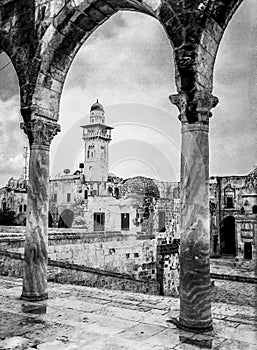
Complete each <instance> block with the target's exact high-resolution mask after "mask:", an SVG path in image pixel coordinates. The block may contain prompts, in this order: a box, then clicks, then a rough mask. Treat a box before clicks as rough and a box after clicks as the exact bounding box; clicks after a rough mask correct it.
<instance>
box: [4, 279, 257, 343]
mask: <svg viewBox="0 0 257 350" xmlns="http://www.w3.org/2000/svg"><path fill="white" fill-rule="evenodd" d="M4 281H5V282H6V281H7V282H8V280H7V279H4ZM1 282H2V280H1V277H0V285H1ZM15 283H16V282H15ZM15 283H13V281H12V279H10V281H9V282H8V283H5V286H6V288H2V289H0V296H1V305H0V338H1V339H2V340H4V341H5V340H7V339H8V338H12V337H17V336H20V337H21V338H26V339H28V340H29V341H30V343H28V346H27V347H26V350H28V349H30V348H31V349H33V348H34V349H35V345H37V349H39V350H46V349H47V350H60V349H62V350H99V349H102V350H115V349H117V350H118V349H119V350H120V349H123V350H128V349H129V350H130V349H133V350H137V349H140V350H153V349H154V350H165V349H166V350H170V349H174V350H194V349H211V348H212V349H216V350H219V349H220V350H224V349H225V350H227V349H231V350H232V349H233V350H241V349H244V350H248V349H249V350H253V349H254V350H256V344H257V342H256V339H257V338H256V337H257V327H256V323H255V319H256V310H255V309H254V308H253V307H251V306H246V305H244V306H242V305H236V304H224V303H214V305H213V315H214V330H213V331H211V332H207V333H206V334H197V333H192V332H185V331H183V330H178V329H177V328H176V327H175V325H173V324H171V323H170V322H167V321H168V320H169V318H170V317H174V316H175V317H177V316H178V313H179V300H178V299H175V298H168V297H160V296H150V295H142V294H138V293H134V294H133V293H128V298H126V292H120V291H107V293H105V292H106V291H105V290H99V289H96V288H89V287H87V288H86V289H85V291H84V289H83V288H84V287H81V286H70V285H62V286H59V285H56V284H53V283H52V284H49V292H50V293H51V295H52V297H51V299H49V300H46V301H44V302H36V303H29V302H24V301H22V300H21V299H19V296H20V293H21V284H20V286H18V289H17V288H16V287H17V284H15ZM12 285H13V286H15V287H14V288H12V287H11V286H12ZM9 291H11V293H10V294H11V295H9ZM92 296H93V297H92ZM101 301H102V302H101ZM114 305H115V306H114ZM158 305H161V307H160V308H158ZM156 306H157V307H156ZM216 316H220V317H219V318H218V317H216ZM248 321H249V322H251V323H249V322H248ZM245 322H248V323H245ZM0 349H1V348H0ZM18 349H19V350H20V348H18ZM18 349H17V350H18ZM31 349H30V350H31ZM22 350H23V349H22ZM24 350H25V349H24Z"/></svg>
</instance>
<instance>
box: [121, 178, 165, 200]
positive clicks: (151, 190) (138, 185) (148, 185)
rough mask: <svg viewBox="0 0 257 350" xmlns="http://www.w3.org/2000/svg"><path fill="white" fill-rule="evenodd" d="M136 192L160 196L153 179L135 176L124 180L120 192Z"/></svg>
mask: <svg viewBox="0 0 257 350" xmlns="http://www.w3.org/2000/svg"><path fill="white" fill-rule="evenodd" d="M128 193H130V194H137V195H139V196H143V197H152V198H155V199H156V198H160V191H159V188H158V186H157V185H156V183H155V182H154V180H153V179H150V178H147V177H144V176H136V177H133V178H129V179H127V180H125V181H124V183H123V186H122V194H123V195H125V194H128Z"/></svg>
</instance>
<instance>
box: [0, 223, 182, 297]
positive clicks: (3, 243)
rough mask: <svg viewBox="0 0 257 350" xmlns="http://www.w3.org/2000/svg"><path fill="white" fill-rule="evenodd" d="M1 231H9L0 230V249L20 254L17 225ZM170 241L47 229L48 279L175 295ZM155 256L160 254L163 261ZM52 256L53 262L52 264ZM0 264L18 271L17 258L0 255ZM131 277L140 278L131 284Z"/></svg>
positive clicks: (3, 268) (173, 251)
mask: <svg viewBox="0 0 257 350" xmlns="http://www.w3.org/2000/svg"><path fill="white" fill-rule="evenodd" d="M1 230H2V231H7V232H0V250H1V251H5V252H8V254H11V253H13V254H17V253H18V254H20V255H23V252H24V248H23V246H24V233H23V232H17V231H19V228H16V229H15V228H6V229H5V230H4V229H3V228H1ZM8 230H9V231H10V232H8ZM15 230H16V232H15ZM11 231H13V232H11ZM21 231H24V229H23V228H22V229H21ZM159 244H161V248H160V247H158V245H159ZM171 245H172V244H171V243H169V242H168V241H167V240H166V239H165V240H163V241H162V242H160V240H159V239H156V238H154V236H149V237H148V236H147V235H144V236H142V235H131V234H130V235H126V234H122V233H120V232H102V233H85V232H83V231H82V230H80V229H50V230H49V237H48V258H49V262H50V263H49V267H48V278H50V279H51V280H54V281H57V282H62V283H72V281H73V283H78V284H84V285H88V286H98V287H100V286H101V285H102V284H103V286H106V285H108V286H109V287H108V288H112V289H115V288H117V289H123V288H125V289H126V288H131V289H129V290H134V291H142V292H146V293H147V292H149V293H153V294H155V293H159V292H160V290H162V291H163V292H162V294H163V293H164V295H178V278H177V275H178V263H177V262H178V247H177V246H176V245H172V249H170V246H171ZM164 251H165V252H164ZM164 253H165V254H164ZM163 254H164V255H165V258H163V256H164V255H163ZM158 256H160V257H162V260H161V261H162V262H161V263H160V261H159V260H160V258H158ZM12 257H13V256H12ZM165 259H166V260H165ZM164 260H165V265H164V263H163V262H164ZM51 261H55V262H56V263H55V266H54V268H53V267H52V265H51ZM57 263H58V264H59V265H58V264H57ZM0 264H1V265H0V266H1V267H0V273H1V274H5V275H13V276H22V266H21V264H20V262H18V263H17V260H15V261H14V260H13V259H11V260H10V259H7V260H6V256H3V257H0ZM56 264H57V265H56ZM74 266H76V268H74ZM175 270H176V271H175ZM96 271H98V272H99V271H102V272H103V271H104V273H102V272H101V273H98V272H96ZM160 271H161V272H160ZM106 274H107V275H106ZM115 274H116V275H115ZM103 275H104V277H103ZM160 276H162V278H160ZM129 280H130V282H128V281H129ZM135 280H139V281H141V282H137V283H136V286H134V284H133V283H134V281H135ZM131 281H132V282H131ZM142 281H144V283H143V282H142ZM142 283H143V284H142ZM131 284H132V285H133V286H131ZM163 285H164V287H163ZM129 286H131V287H129Z"/></svg>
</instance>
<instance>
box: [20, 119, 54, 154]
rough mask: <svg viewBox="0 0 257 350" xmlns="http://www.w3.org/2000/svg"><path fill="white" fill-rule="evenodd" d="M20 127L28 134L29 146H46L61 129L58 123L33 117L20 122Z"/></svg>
mask: <svg viewBox="0 0 257 350" xmlns="http://www.w3.org/2000/svg"><path fill="white" fill-rule="evenodd" d="M20 127H21V129H22V130H23V131H24V132H25V134H27V135H28V139H29V144H30V146H42V147H46V148H48V147H49V146H50V143H51V142H52V140H53V138H54V136H55V135H57V133H58V132H59V131H60V130H61V128H60V125H59V124H57V123H53V122H50V121H46V120H42V119H33V120H30V121H27V122H25V123H21V124H20Z"/></svg>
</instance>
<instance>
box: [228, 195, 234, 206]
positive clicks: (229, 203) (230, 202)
mask: <svg viewBox="0 0 257 350" xmlns="http://www.w3.org/2000/svg"><path fill="white" fill-rule="evenodd" d="M233 207H234V206H233V197H230V196H229V197H227V208H233Z"/></svg>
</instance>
